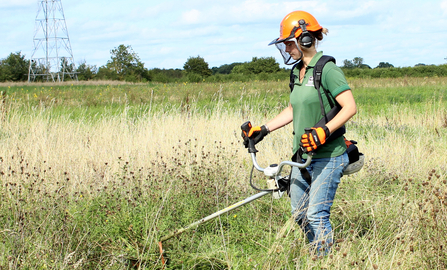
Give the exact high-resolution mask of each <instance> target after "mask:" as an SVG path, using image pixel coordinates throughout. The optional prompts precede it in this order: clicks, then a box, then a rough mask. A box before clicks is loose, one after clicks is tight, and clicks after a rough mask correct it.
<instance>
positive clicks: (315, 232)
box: [290, 153, 349, 254]
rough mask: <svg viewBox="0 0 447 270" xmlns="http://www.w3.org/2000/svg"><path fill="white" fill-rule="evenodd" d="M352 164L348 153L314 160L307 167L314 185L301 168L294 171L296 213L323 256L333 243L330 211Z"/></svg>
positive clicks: (292, 194)
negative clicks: (345, 170)
mask: <svg viewBox="0 0 447 270" xmlns="http://www.w3.org/2000/svg"><path fill="white" fill-rule="evenodd" d="M348 165H349V158H348V155H347V154H346V153H344V154H343V155H340V156H338V157H333V158H318V159H313V160H312V163H311V164H310V165H309V166H308V167H307V170H308V172H309V174H310V176H311V177H312V184H311V185H310V186H309V184H308V183H307V182H306V180H305V179H304V178H303V177H302V175H301V172H300V170H299V169H298V168H296V167H293V169H292V174H291V185H290V198H291V205H292V214H293V215H295V217H296V221H297V223H298V224H299V225H300V226H301V228H302V229H303V231H304V232H305V234H306V236H307V239H308V240H309V242H310V243H311V244H312V245H313V248H315V249H316V251H317V253H319V254H321V252H322V253H324V254H325V253H327V252H328V251H329V249H330V246H331V245H332V243H333V236H332V226H331V223H330V221H329V217H330V215H331V213H330V211H331V206H332V203H333V201H334V197H335V192H336V191H337V188H338V184H339V183H340V178H341V177H342V176H343V171H344V169H345V168H346V167H347V166H348Z"/></svg>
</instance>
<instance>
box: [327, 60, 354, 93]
mask: <svg viewBox="0 0 447 270" xmlns="http://www.w3.org/2000/svg"><path fill="white" fill-rule="evenodd" d="M322 77H323V80H322V81H321V85H322V86H323V87H324V89H326V90H328V91H329V92H330V93H331V94H332V96H333V97H336V96H337V95H338V94H340V93H341V92H344V91H346V90H349V89H351V88H350V87H349V85H348V82H347V81H346V77H345V74H344V73H343V71H342V70H341V68H339V67H337V66H336V65H335V63H333V62H329V63H327V64H326V65H325V66H324V68H323V76H322Z"/></svg>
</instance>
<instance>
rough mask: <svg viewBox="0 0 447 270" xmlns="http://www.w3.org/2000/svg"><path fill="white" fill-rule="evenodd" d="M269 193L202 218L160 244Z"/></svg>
mask: <svg viewBox="0 0 447 270" xmlns="http://www.w3.org/2000/svg"><path fill="white" fill-rule="evenodd" d="M269 193H271V191H263V192H259V193H258V194H255V195H253V196H251V197H248V198H246V199H245V200H242V201H240V202H238V203H235V204H233V205H230V206H228V207H227V208H224V209H222V210H220V211H218V212H216V213H213V214H211V215H209V216H207V217H204V218H202V219H201V220H198V221H196V222H194V223H191V224H189V225H188V226H186V227H184V228H181V229H180V230H177V231H174V232H171V233H170V234H168V235H166V236H164V237H162V238H161V239H160V242H164V241H166V240H168V239H171V238H172V237H174V236H177V235H179V234H181V233H183V232H185V231H187V230H189V229H191V228H194V227H196V226H198V225H200V224H202V223H205V222H207V221H209V220H212V219H213V218H216V217H218V216H220V215H222V214H224V213H226V212H229V211H231V210H233V209H236V208H239V207H241V206H243V205H245V204H247V203H249V202H251V201H254V200H257V199H259V198H261V197H262V196H265V195H267V194H269Z"/></svg>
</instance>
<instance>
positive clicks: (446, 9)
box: [441, 0, 447, 15]
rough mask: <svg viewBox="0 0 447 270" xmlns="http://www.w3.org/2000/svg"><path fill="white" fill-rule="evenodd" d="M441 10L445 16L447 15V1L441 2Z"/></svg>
mask: <svg viewBox="0 0 447 270" xmlns="http://www.w3.org/2000/svg"><path fill="white" fill-rule="evenodd" d="M441 10H442V11H443V13H442V14H443V15H447V0H444V1H442V2H441Z"/></svg>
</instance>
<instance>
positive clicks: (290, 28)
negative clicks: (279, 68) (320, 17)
mask: <svg viewBox="0 0 447 270" xmlns="http://www.w3.org/2000/svg"><path fill="white" fill-rule="evenodd" d="M321 29H323V27H322V26H321V25H320V24H319V23H318V21H317V20H316V19H315V17H314V16H312V15H311V14H310V13H308V12H306V11H302V10H298V11H293V12H291V13H289V14H287V15H286V16H285V17H284V19H283V20H282V21H281V24H280V36H279V38H277V39H274V40H273V41H272V42H270V44H269V45H273V44H275V45H276V47H277V48H278V49H279V51H280V52H281V54H282V56H283V58H284V63H285V64H286V65H291V64H294V63H296V62H297V61H298V60H293V59H292V58H291V57H290V55H289V54H288V53H287V52H286V51H285V46H284V44H282V43H283V42H284V41H288V40H292V39H295V42H296V41H297V39H299V43H300V44H301V45H302V46H304V47H307V48H308V47H310V46H311V45H312V39H311V38H310V34H309V33H308V32H307V31H311V32H316V31H319V30H321ZM303 32H304V35H302V36H301V34H303ZM300 36H301V37H300ZM297 46H298V43H297Z"/></svg>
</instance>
